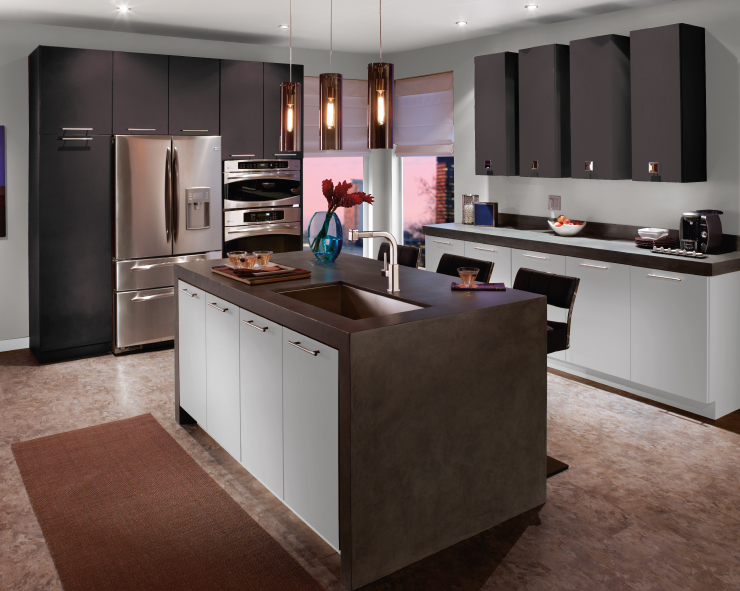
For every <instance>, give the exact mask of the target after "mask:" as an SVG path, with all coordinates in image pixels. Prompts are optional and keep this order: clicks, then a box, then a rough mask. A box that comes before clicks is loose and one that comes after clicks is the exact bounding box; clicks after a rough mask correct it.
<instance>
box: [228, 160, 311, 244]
mask: <svg viewBox="0 0 740 591" xmlns="http://www.w3.org/2000/svg"><path fill="white" fill-rule="evenodd" d="M301 190H302V184H301V161H300V160H298V159H296V160H226V161H224V193H223V197H224V201H223V203H224V253H227V252H231V251H234V250H246V251H255V250H271V251H273V252H289V251H294V250H301V249H302V248H303V226H302V219H301Z"/></svg>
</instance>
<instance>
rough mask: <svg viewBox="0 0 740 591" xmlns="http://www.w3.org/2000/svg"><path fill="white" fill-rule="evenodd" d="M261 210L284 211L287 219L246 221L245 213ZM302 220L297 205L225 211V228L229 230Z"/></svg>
mask: <svg viewBox="0 0 740 591" xmlns="http://www.w3.org/2000/svg"><path fill="white" fill-rule="evenodd" d="M261 211H270V212H272V211H284V212H285V219H283V220H278V221H273V220H269V221H265V222H245V221H244V217H243V214H244V213H246V212H248V213H258V212H261ZM300 221H301V210H300V209H299V208H297V207H286V208H283V207H275V208H273V207H268V208H254V209H253V208H248V209H235V210H230V211H225V212H224V228H225V230H227V231H228V229H229V228H234V227H252V226H264V225H267V224H286V223H290V222H294V223H300Z"/></svg>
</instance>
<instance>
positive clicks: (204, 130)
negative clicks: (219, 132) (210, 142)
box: [180, 129, 208, 132]
mask: <svg viewBox="0 0 740 591" xmlns="http://www.w3.org/2000/svg"><path fill="white" fill-rule="evenodd" d="M180 131H203V132H206V131H208V130H207V129H181V130H180Z"/></svg>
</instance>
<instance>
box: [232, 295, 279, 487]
mask: <svg viewBox="0 0 740 591" xmlns="http://www.w3.org/2000/svg"><path fill="white" fill-rule="evenodd" d="M239 324H240V326H239V330H240V341H239V357H240V359H241V362H240V363H239V368H240V383H241V442H242V443H241V452H242V456H241V463H242V465H243V466H244V467H245V468H246V469H247V470H249V471H250V472H251V473H252V475H253V476H254V477H255V478H257V479H258V480H259V481H260V482H261V483H262V484H264V485H265V486H266V487H267V488H269V489H270V491H272V493H273V494H274V495H276V496H278V497H280V498H281V499H282V498H283V327H282V326H280V325H279V324H276V323H275V322H271V321H269V320H266V319H264V318H261V317H259V316H257V315H256V314H252V313H251V312H248V311H247V310H244V309H242V310H241V313H240V323H239Z"/></svg>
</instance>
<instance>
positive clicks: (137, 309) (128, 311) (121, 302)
mask: <svg viewBox="0 0 740 591" xmlns="http://www.w3.org/2000/svg"><path fill="white" fill-rule="evenodd" d="M174 338H175V288H174V287H165V288H162V289H146V290H142V291H126V292H117V293H116V294H115V332H114V337H113V345H114V349H116V352H118V350H120V349H123V348H125V347H132V346H134V345H145V344H147V343H158V342H160V341H171V340H173V339H174Z"/></svg>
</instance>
